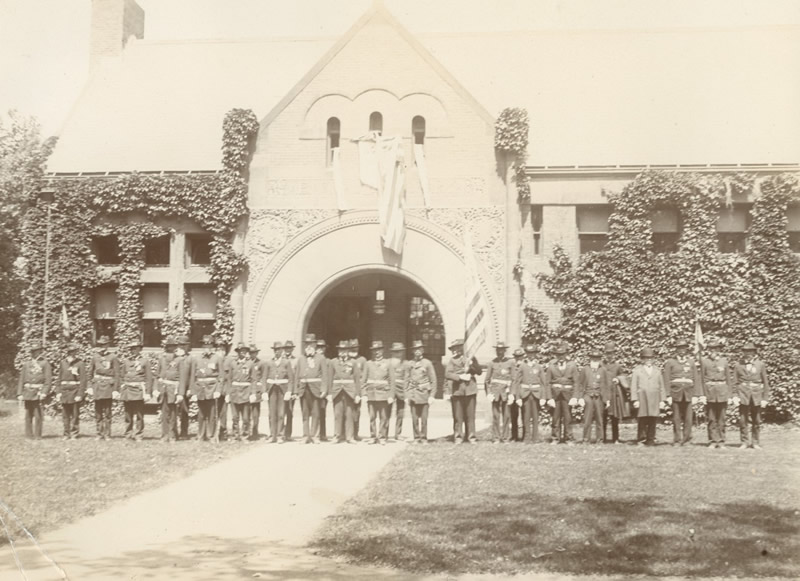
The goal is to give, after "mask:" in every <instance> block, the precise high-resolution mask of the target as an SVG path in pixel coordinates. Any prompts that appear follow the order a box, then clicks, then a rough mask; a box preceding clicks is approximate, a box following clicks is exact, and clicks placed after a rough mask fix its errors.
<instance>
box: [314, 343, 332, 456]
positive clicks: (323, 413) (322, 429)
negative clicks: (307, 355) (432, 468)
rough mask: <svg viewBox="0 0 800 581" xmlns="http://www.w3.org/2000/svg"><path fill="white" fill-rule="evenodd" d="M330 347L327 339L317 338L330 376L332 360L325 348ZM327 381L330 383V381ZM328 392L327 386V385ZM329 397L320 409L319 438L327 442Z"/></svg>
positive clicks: (320, 354) (318, 348) (319, 349)
mask: <svg viewBox="0 0 800 581" xmlns="http://www.w3.org/2000/svg"><path fill="white" fill-rule="evenodd" d="M327 348H328V345H327V343H326V342H325V339H317V345H316V351H317V355H319V356H320V357H322V359H323V362H324V365H325V376H326V377H328V378H329V376H330V366H331V360H330V359H328V356H327V355H326V354H325V350H326V349H327ZM327 383H330V381H328V382H327ZM326 393H327V387H326ZM327 417H328V397H327V395H326V396H325V397H324V398H322V401H321V402H320V409H319V440H320V442H327V441H328V421H327Z"/></svg>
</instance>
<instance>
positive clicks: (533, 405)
mask: <svg viewBox="0 0 800 581" xmlns="http://www.w3.org/2000/svg"><path fill="white" fill-rule="evenodd" d="M524 351H525V359H523V360H522V363H521V364H520V366H519V368H518V371H517V374H516V377H515V381H514V386H513V388H512V391H513V393H514V398H515V401H514V403H515V405H517V404H519V407H520V408H521V409H522V440H523V441H524V442H526V443H531V444H534V443H536V442H538V441H539V413H540V412H541V411H542V409H543V408H544V406H545V404H546V403H547V400H548V399H550V390H549V388H548V386H547V377H546V370H545V367H544V366H543V365H542V364H541V363H539V360H538V359H537V358H536V353H537V351H538V349H537V348H536V345H533V344H531V343H529V344H527V345H525V350H524Z"/></svg>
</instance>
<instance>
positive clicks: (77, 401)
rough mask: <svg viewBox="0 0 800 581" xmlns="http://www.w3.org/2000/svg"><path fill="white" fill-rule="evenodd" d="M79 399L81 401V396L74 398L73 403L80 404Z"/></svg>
mask: <svg viewBox="0 0 800 581" xmlns="http://www.w3.org/2000/svg"><path fill="white" fill-rule="evenodd" d="M81 399H83V398H82V397H81V396H79V395H76V396H75V403H80V402H81Z"/></svg>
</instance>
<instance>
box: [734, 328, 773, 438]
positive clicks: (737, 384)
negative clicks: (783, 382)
mask: <svg viewBox="0 0 800 581" xmlns="http://www.w3.org/2000/svg"><path fill="white" fill-rule="evenodd" d="M733 374H734V396H733V403H734V405H738V406H739V429H740V432H741V440H742V444H741V446H739V447H740V448H742V449H745V448H754V449H756V450H760V449H761V444H760V442H759V429H760V427H761V410H762V409H764V408H765V407H767V402H768V401H769V395H770V387H769V380H768V379H767V366H766V365H765V364H764V362H763V361H760V360H759V359H757V358H756V346H755V345H753V344H752V343H746V344H745V345H744V347H742V361H740V362H739V363H738V364H737V365H736V367H735V368H734V372H733ZM751 424H752V432H751V431H750V429H749V426H750V425H751Z"/></svg>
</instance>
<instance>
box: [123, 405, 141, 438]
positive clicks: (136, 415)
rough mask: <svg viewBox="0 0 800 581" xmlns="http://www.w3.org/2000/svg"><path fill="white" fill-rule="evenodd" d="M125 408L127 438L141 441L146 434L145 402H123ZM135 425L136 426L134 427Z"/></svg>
mask: <svg viewBox="0 0 800 581" xmlns="http://www.w3.org/2000/svg"><path fill="white" fill-rule="evenodd" d="M123 405H124V407H125V437H126V438H134V437H135V438H138V439H141V437H142V432H144V402H143V401H142V400H140V399H138V400H129V401H128V400H126V401H124V402H123ZM134 424H136V425H135V426H134Z"/></svg>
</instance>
